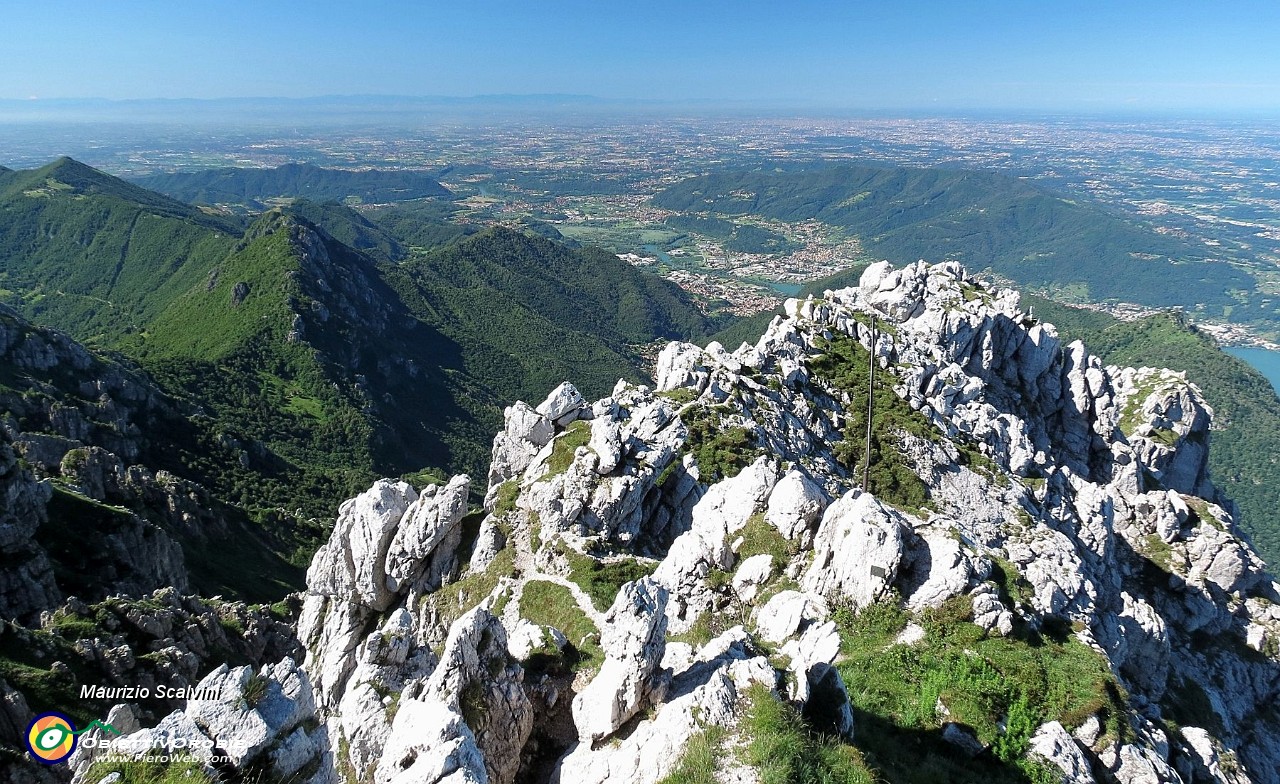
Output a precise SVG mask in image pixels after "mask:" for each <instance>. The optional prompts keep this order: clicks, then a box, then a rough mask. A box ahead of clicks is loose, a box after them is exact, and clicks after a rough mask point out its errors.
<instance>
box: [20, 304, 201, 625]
mask: <svg viewBox="0 0 1280 784" xmlns="http://www.w3.org/2000/svg"><path fill="white" fill-rule="evenodd" d="M0 368H3V370H0V410H3V411H5V412H6V413H5V416H4V417H3V418H2V419H0V486H3V487H4V488H6V489H5V490H3V491H0V492H5V493H7V494H8V495H7V497H6V498H5V502H4V503H0V515H7V516H11V517H12V518H13V520H14V522H13V523H10V524H6V523H0V527H2V528H3V530H5V531H7V532H8V533H7V535H3V536H0V557H4V558H6V559H8V560H10V561H12V562H13V563H14V564H15V568H14V569H13V570H7V571H6V573H5V574H4V576H3V577H0V617H3V618H5V619H22V620H30V619H32V618H34V617H35V614H37V613H38V612H39V611H41V610H51V609H53V608H55V607H56V606H57V605H58V604H59V603H60V602H61V600H62V598H63V596H64V595H67V594H75V595H77V596H79V597H80V598H83V599H86V600H98V599H102V598H105V597H106V596H109V595H112V594H127V595H132V596H140V595H144V594H148V593H150V592H152V591H154V590H157V589H159V588H163V587H171V588H176V589H178V590H179V591H184V592H185V591H186V590H187V589H188V576H187V570H186V566H185V559H184V557H183V552H182V549H181V547H180V546H179V544H178V542H177V538H178V537H183V538H187V539H189V540H193V541H198V542H202V541H205V540H206V539H207V538H208V537H209V536H211V535H213V536H216V535H219V534H224V533H225V524H224V523H223V521H222V520H221V519H220V518H219V517H218V516H217V515H216V514H214V513H213V512H211V511H210V506H211V501H210V498H209V496H208V493H206V492H205V491H204V489H203V488H201V487H199V486H198V485H195V484H193V483H191V482H188V481H185V480H183V479H181V478H179V477H176V476H174V475H173V474H171V473H169V472H168V471H164V470H158V471H157V470H153V469H151V468H149V467H147V466H146V465H144V464H143V463H142V460H141V458H142V455H143V453H144V452H146V451H147V449H148V448H149V446H150V445H151V442H152V440H154V439H155V438H156V437H157V434H158V433H162V432H163V431H164V430H165V429H166V428H170V427H172V426H173V423H174V422H177V421H180V419H181V418H180V415H179V413H178V412H177V410H176V405H175V404H174V403H173V401H171V400H169V399H168V398H166V397H165V396H164V395H163V394H162V393H161V392H160V391H159V390H158V389H157V388H156V387H155V386H154V384H152V383H151V382H150V380H149V379H148V378H147V377H146V376H145V375H143V374H142V373H139V372H137V371H134V370H130V369H128V368H126V367H124V366H122V365H120V364H117V363H115V362H113V361H110V360H108V359H105V358H103V357H101V356H98V355H96V354H94V353H92V352H90V351H89V350H88V349H86V348H85V347H84V346H81V345H80V344H78V343H76V342H75V341H74V340H72V339H71V338H69V337H67V336H66V335H64V334H62V333H60V332H57V331H56V330H51V329H43V328H38V327H35V326H33V325H31V324H29V323H27V322H26V321H24V320H23V319H22V318H21V317H19V316H18V315H17V314H16V313H14V312H13V311H12V310H10V309H8V308H7V307H5V306H2V305H0ZM148 434H150V435H148ZM153 521H159V524H157V523H156V522H153Z"/></svg>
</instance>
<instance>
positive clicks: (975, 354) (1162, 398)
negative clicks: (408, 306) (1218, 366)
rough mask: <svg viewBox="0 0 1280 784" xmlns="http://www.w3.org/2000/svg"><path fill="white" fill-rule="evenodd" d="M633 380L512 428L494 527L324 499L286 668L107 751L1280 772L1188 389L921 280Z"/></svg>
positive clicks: (1007, 308) (787, 776)
mask: <svg viewBox="0 0 1280 784" xmlns="http://www.w3.org/2000/svg"><path fill="white" fill-rule="evenodd" d="M873 319H874V321H873ZM872 362H874V363H875V367H876V370H875V378H876V381H875V382H874V386H873V389H872V395H871V397H872V400H873V406H872V411H870V412H868V410H867V405H868V404H867V402H866V401H867V392H866V389H867V386H868V385H870V384H872V383H873V382H872V380H871V377H870V365H871V363H872ZM657 375H658V378H657V385H656V390H655V389H650V388H649V387H643V386H636V385H633V384H629V383H626V382H620V383H619V384H618V385H617V386H616V387H615V388H614V389H613V390H612V392H611V394H610V395H608V396H607V397H605V398H602V399H600V400H598V401H596V402H595V403H588V402H587V401H585V400H584V399H583V398H582V397H581V396H580V395H579V394H577V392H576V390H574V389H573V388H572V387H570V386H568V385H563V386H560V387H558V388H557V389H555V390H554V391H553V392H552V393H551V395H549V396H548V397H547V399H546V400H545V401H544V402H543V403H542V404H541V405H539V406H538V407H537V408H536V409H535V408H532V407H530V406H528V405H525V404H523V403H517V404H515V405H513V406H511V407H509V408H508V409H507V410H506V415H505V423H504V428H503V431H502V432H501V433H499V434H498V436H497V437H496V438H495V439H494V446H493V460H492V462H491V464H490V467H489V472H488V477H487V480H488V481H487V483H486V484H487V491H486V498H487V503H486V506H485V511H484V513H483V515H468V514H467V502H466V499H467V497H468V495H469V492H470V486H471V484H472V480H471V479H470V478H468V477H466V476H455V477H454V478H452V479H451V480H450V481H449V482H447V483H440V484H432V485H429V486H426V487H424V488H422V489H421V490H418V489H415V488H414V487H412V486H410V485H408V484H407V483H403V482H394V481H389V480H384V481H379V482H377V483H375V484H374V485H373V486H372V487H371V488H370V489H369V490H367V491H366V492H364V493H362V494H360V495H359V496H357V497H356V498H353V499H351V500H350V501H348V502H347V503H345V504H344V505H343V506H342V509H341V512H340V515H339V520H338V523H337V526H336V528H335V530H334V533H333V536H332V537H331V538H330V540H329V542H328V544H327V545H326V546H325V547H324V548H322V549H321V550H320V551H319V552H318V553H317V554H316V556H315V558H314V559H313V561H312V564H311V568H310V569H309V571H308V579H307V587H308V590H307V595H306V597H305V600H304V606H303V609H302V612H301V615H300V618H299V621H298V632H299V636H300V639H301V641H302V643H303V644H304V646H305V647H306V650H307V653H306V660H305V662H304V664H303V665H302V667H301V668H299V667H298V666H297V664H296V662H295V661H293V660H285V661H282V662H281V663H280V664H278V665H276V666H274V667H264V668H263V669H261V670H260V671H259V672H258V673H257V674H256V675H255V674H254V673H253V671H252V670H251V669H249V668H227V669H223V670H221V671H217V672H214V673H211V674H210V675H209V676H207V677H206V679H205V680H204V681H203V682H202V686H207V687H209V688H216V689H218V690H219V693H221V694H222V697H221V699H220V700H218V701H216V702H198V701H193V702H190V703H188V705H187V706H186V707H185V709H183V710H182V711H177V712H174V713H172V714H170V715H169V716H168V717H167V718H166V719H164V720H163V721H162V722H161V724H160V725H159V727H158V728H157V729H143V730H140V731H138V732H136V733H133V734H131V735H129V736H128V738H129V739H131V740H129V743H130V744H132V746H131V748H133V749H134V752H133V753H137V754H145V750H146V749H147V748H149V747H151V746H152V745H153V744H154V743H155V742H157V740H158V739H159V735H158V733H160V732H162V731H163V732H166V733H177V734H178V735H179V736H181V737H183V738H184V739H186V741H187V744H188V746H189V747H191V746H196V747H199V746H200V745H206V744H207V745H208V746H209V747H213V748H227V749H229V748H243V749H247V751H243V752H239V753H237V754H236V755H235V756H234V758H233V759H232V765H233V767H234V768H235V769H236V770H240V771H248V772H251V773H253V774H255V775H264V774H265V775H268V776H275V777H286V778H287V777H291V776H292V777H295V778H296V779H298V780H302V781H309V782H315V783H316V784H320V783H321V782H339V781H345V782H375V781H376V782H390V781H395V782H405V783H407V782H440V781H490V782H500V783H503V784H505V783H506V782H512V781H516V780H519V781H535V782H540V781H558V782H575V784H577V783H579V782H604V781H608V782H646V783H652V782H658V781H683V780H686V777H689V776H694V775H698V776H702V777H703V778H702V779H701V780H708V777H714V779H715V780H721V779H723V780H734V781H788V782H790V781H801V782H809V781H831V780H838V781H872V780H883V781H888V782H894V783H895V784H897V783H899V782H903V783H905V782H913V783H914V782H925V781H991V782H1001V781H1008V782H1027V781H1036V782H1047V781H1071V782H1113V781H1114V782H1122V783H1123V784H1137V783H1138V782H1155V781H1162V782H1200V781H1215V782H1233V783H1235V782H1246V781H1255V782H1275V781H1277V780H1280V777H1277V775H1276V771H1277V770H1280V715H1277V712H1276V710H1275V708H1274V701H1275V697H1276V694H1277V692H1278V691H1280V642H1278V641H1280V611H1277V607H1278V606H1280V605H1278V604H1277V602H1278V601H1280V584H1277V583H1276V582H1274V581H1273V580H1272V578H1271V577H1270V576H1269V575H1267V574H1266V573H1265V571H1264V567H1263V564H1262V562H1261V560H1260V559H1259V558H1258V557H1257V556H1256V555H1255V554H1254V553H1253V551H1252V550H1251V549H1250V547H1249V546H1248V544H1247V543H1246V542H1244V541H1243V540H1242V539H1241V538H1240V537H1239V535H1238V533H1237V529H1236V527H1235V523H1234V521H1233V520H1232V518H1231V516H1230V514H1229V513H1228V511H1227V509H1226V508H1225V507H1224V506H1223V504H1224V503H1225V500H1224V499H1222V498H1221V497H1220V496H1219V495H1218V493H1217V491H1216V489H1215V488H1214V487H1213V485H1212V483H1211V482H1210V481H1209V478H1208V475H1207V473H1206V471H1205V465H1206V460H1207V446H1208V440H1209V437H1210V412H1209V410H1208V408H1207V407H1206V406H1205V404H1204V401H1203V399H1202V398H1201V397H1200V395H1199V393H1198V391H1197V390H1196V389H1195V387H1194V386H1192V385H1190V384H1188V383H1187V382H1186V380H1185V378H1183V377H1182V376H1180V375H1179V374H1175V373H1171V372H1169V371H1164V370H1151V369H1147V370H1135V369H1132V368H1121V367H1115V366H1107V367H1104V366H1103V365H1102V363H1101V362H1100V361H1099V360H1098V359H1097V358H1096V357H1093V356H1091V355H1090V354H1089V353H1088V351H1087V350H1086V349H1085V348H1084V347H1083V346H1082V345H1081V344H1079V343H1073V344H1070V345H1066V346H1064V345H1063V344H1062V343H1061V341H1059V339H1058V338H1057V337H1056V335H1055V330H1054V329H1053V327H1052V326H1050V325H1047V324H1041V323H1037V322H1036V321H1035V320H1034V319H1032V318H1031V317H1030V316H1029V315H1028V314H1026V313H1024V312H1022V311H1021V310H1020V309H1019V307H1018V297H1017V295H1016V293H1014V292H1012V291H1001V290H992V289H988V288H985V287H984V286H982V285H981V284H980V283H978V282H977V281H975V280H974V279H971V278H969V277H968V276H967V275H966V274H965V273H964V272H963V270H962V269H961V268H959V267H958V266H957V265H955V264H942V265H938V266H936V267H929V266H927V265H924V264H923V263H921V264H913V265H911V266H909V267H907V268H905V269H902V270H892V269H891V268H889V267H888V265H886V264H876V265H873V266H872V267H871V268H869V269H868V270H867V272H866V273H865V274H864V275H863V277H862V280H861V285H860V286H859V287H857V288H850V289H845V290H842V291H836V292H830V293H828V294H827V296H826V297H824V298H823V299H822V300H807V301H804V302H800V301H796V300H792V301H790V302H789V303H788V305H787V317H786V318H780V319H778V320H776V321H775V322H774V323H773V324H772V325H771V326H770V328H769V329H768V330H767V332H766V333H765V334H764V336H763V337H762V338H761V339H760V340H759V341H758V342H757V344H756V345H755V346H748V347H745V348H743V349H741V350H740V351H738V352H736V353H734V354H729V353H727V352H725V351H724V350H723V349H722V348H721V347H720V346H719V345H717V344H712V345H710V346H708V347H707V349H705V350H704V349H700V348H698V347H696V346H693V345H690V344H682V343H673V344H670V345H669V346H667V347H666V348H665V349H664V350H663V351H662V353H661V356H660V358H659V365H658V374H657ZM868 423H870V424H869V425H868ZM868 428H869V430H868ZM868 437H869V438H870V441H869V442H867V441H866V439H867V438H868ZM867 455H870V456H871V459H872V464H871V465H869V466H868V465H865V464H864V463H863V461H864V460H865V459H866V456H867ZM864 477H866V478H865V479H864ZM477 518H479V519H477ZM251 683H253V684H256V685H255V686H254V687H253V688H252V689H251V688H250V684H251ZM263 684H265V686H264V685H263ZM255 695H257V696H255ZM258 700H262V705H261V706H258V705H256V704H255V703H256V702H257V701H258ZM246 728H250V729H246ZM77 769H78V772H77V778H78V780H79V781H96V780H97V778H96V777H100V776H102V775H105V774H106V773H107V772H108V771H109V770H111V769H112V768H110V767H109V763H105V762H99V763H97V764H95V763H94V761H93V760H92V759H91V758H89V757H88V756H86V758H84V759H82V760H80V761H79V762H78V763H77Z"/></svg>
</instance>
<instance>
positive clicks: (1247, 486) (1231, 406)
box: [1027, 297, 1280, 563]
mask: <svg viewBox="0 0 1280 784" xmlns="http://www.w3.org/2000/svg"><path fill="white" fill-rule="evenodd" d="M1027 301H1028V303H1029V304H1031V305H1032V306H1033V307H1034V309H1035V313H1036V315H1037V316H1039V317H1040V318H1043V319H1045V320H1046V321H1052V322H1053V323H1054V324H1056V325H1057V326H1058V328H1059V329H1060V330H1061V331H1062V334H1063V336H1064V337H1065V338H1066V339H1069V340H1076V339H1079V340H1083V341H1085V343H1086V344H1087V345H1088V346H1089V348H1090V350H1092V351H1094V352H1096V353H1097V355H1098V356H1099V357H1101V358H1102V360H1103V361H1104V362H1109V363H1115V364H1118V365H1142V366H1150V367H1165V368H1170V369H1172V370H1178V371H1182V372H1185V373H1186V374H1187V379H1188V380H1190V381H1191V382H1192V383H1194V384H1195V385H1196V386H1198V387H1200V389H1201V390H1202V391H1203V392H1204V396H1205V399H1206V400H1208V401H1209V403H1210V405H1212V406H1213V413H1214V433H1213V446H1212V448H1211V449H1210V450H1209V474H1210V476H1212V477H1213V481H1214V484H1216V485H1217V486H1218V487H1220V488H1221V489H1222V490H1223V492H1224V493H1225V494H1226V495H1227V496H1228V497H1229V498H1231V500H1232V501H1234V502H1235V504H1236V506H1237V508H1238V510H1239V514H1238V518H1237V521H1238V522H1239V523H1240V527H1241V528H1243V529H1244V530H1245V531H1247V532H1248V533H1249V535H1250V537H1251V538H1252V539H1253V541H1254V543H1255V545H1256V546H1257V548H1258V552H1259V553H1261V554H1262V555H1263V556H1264V557H1265V558H1266V559H1267V562H1268V563H1280V514H1278V513H1277V510H1280V400H1278V399H1277V398H1276V394H1275V390H1274V388H1273V387H1272V386H1271V384H1270V382H1268V381H1267V379H1266V378H1265V377H1264V376H1263V375H1262V374H1261V373H1258V372H1257V371H1256V370H1254V369H1253V368H1251V367H1249V365H1248V364H1247V363H1245V362H1244V361H1243V360H1240V359H1237V358H1235V357H1233V356H1231V355H1230V354H1227V353H1226V352H1224V351H1222V350H1221V349H1219V348H1218V347H1217V345H1215V343H1214V341H1213V339H1212V338H1210V337H1209V336H1207V335H1205V334H1203V333H1201V332H1199V331H1197V330H1196V328H1195V327H1194V326H1192V325H1189V324H1187V323H1186V322H1185V320H1184V319H1182V318H1181V317H1180V316H1179V315H1178V314H1176V313H1175V314H1162V315H1158V316H1152V317H1150V318H1145V319H1139V320H1137V321H1132V322H1123V321H1118V320H1116V319H1114V318H1112V317H1111V316H1108V315H1107V314H1105V313H1098V312H1097V311H1090V310H1080V309H1078V308H1069V307H1064V306H1062V305H1058V304H1056V303H1053V302H1049V301H1047V300H1044V299H1042V298H1039V297H1031V298H1028V300H1027Z"/></svg>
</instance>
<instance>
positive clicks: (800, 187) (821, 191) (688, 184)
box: [653, 167, 1253, 313]
mask: <svg viewBox="0 0 1280 784" xmlns="http://www.w3.org/2000/svg"><path fill="white" fill-rule="evenodd" d="M653 201H654V204H656V205H657V206H660V207H663V208H665V209H670V210H676V211H680V212H689V213H709V214H712V215H717V214H718V215H739V216H746V215H758V216H762V217H767V218H772V219H776V220H783V221H800V220H811V219H817V220H821V221H823V222H825V223H827V224H830V225H832V226H836V227H839V228H841V229H844V230H846V231H847V232H849V233H851V234H854V235H857V237H858V238H859V239H860V240H861V241H862V243H863V247H864V248H865V250H866V253H867V255H868V256H870V257H872V258H884V259H888V260H889V261H892V262H894V263H895V264H905V263H910V262H913V261H916V260H917V259H929V260H942V259H955V260H957V261H960V262H962V263H964V264H966V265H968V266H969V267H970V268H971V269H974V270H981V269H983V268H987V267H990V268H991V269H992V270H993V271H995V272H997V273H999V274H1001V275H1004V276H1006V277H1008V278H1010V279H1012V280H1015V281H1017V282H1018V283H1020V284H1022V285H1024V286H1028V287H1031V288H1036V289H1046V290H1051V291H1057V292H1060V293H1063V294H1066V295H1069V296H1072V297H1078V298H1081V299H1088V300H1094V301H1103V300H1121V301H1126V302H1140V303H1144V304H1149V305H1155V306H1169V305H1194V304H1198V303H1203V304H1206V305H1207V306H1209V309H1210V311H1211V312H1215V313H1217V312H1221V308H1222V306H1224V305H1229V304H1231V303H1232V302H1233V301H1234V300H1233V299H1232V297H1231V294H1230V292H1232V291H1233V290H1237V289H1251V288H1253V281H1252V279H1251V278H1250V277H1249V276H1248V275H1247V274H1245V273H1244V272H1242V271H1240V270H1238V269H1236V268H1234V267H1232V266H1230V265H1228V264H1226V263H1212V262H1209V261H1207V258H1206V256H1207V254H1206V252H1205V249H1204V248H1202V247H1198V246H1196V245H1194V244H1193V243H1190V242H1187V241H1184V240H1182V239H1179V238H1176V237H1172V236H1168V235H1162V234H1158V233H1156V232H1155V231H1153V230H1151V229H1149V228H1147V227H1145V226H1143V225H1141V224H1139V223H1137V222H1135V221H1132V220H1129V219H1127V218H1125V217H1123V216H1120V215H1118V214H1115V213H1112V212H1110V211H1109V210H1106V209H1104V208H1103V207H1100V206H1096V205H1091V204H1085V203H1079V202H1075V201H1072V200H1070V199H1067V198H1063V197H1062V196H1059V195H1057V194H1054V193H1052V192H1050V191H1047V190H1044V189H1042V188H1040V187H1037V186H1035V185H1033V184H1031V183H1029V182H1026V181H1023V180H1018V179H1014V178H1011V177H1006V176H1004V175H1000V174H995V173H991V172H977V171H958V170H957V171H952V170H945V169H911V168H869V167H841V168H832V169H824V170H819V171H801V172H783V173H766V172H742V171H739V172H725V173H717V174H709V175H705V176H701V177H694V178H691V179H688V180H685V181H683V182H680V183H677V184H675V185H673V186H671V187H670V188H668V189H666V190H664V191H662V192H661V193H659V194H658V195H657V196H655V197H654V200H653Z"/></svg>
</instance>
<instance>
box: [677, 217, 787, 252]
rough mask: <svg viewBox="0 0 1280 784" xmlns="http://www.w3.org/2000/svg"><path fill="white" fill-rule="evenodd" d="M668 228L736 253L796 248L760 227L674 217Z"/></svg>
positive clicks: (785, 239) (731, 222) (774, 232)
mask: <svg viewBox="0 0 1280 784" xmlns="http://www.w3.org/2000/svg"><path fill="white" fill-rule="evenodd" d="M666 224H667V225H668V226H670V227H671V228H673V229H676V230H678V231H692V232H697V233H698V234H703V235H706V236H708V237H712V238H714V239H718V240H720V241H721V242H723V243H724V247H725V250H728V251H733V252H735V253H786V252H788V251H792V250H795V249H796V247H797V245H796V243H794V242H792V241H791V240H789V239H787V238H786V237H784V236H783V235H781V234H779V233H778V232H776V231H771V230H769V229H766V228H763V227H760V226H751V225H740V224H737V223H734V222H733V221H727V220H725V219H724V218H715V217H711V216H705V217H698V216H696V215H672V216H671V217H670V218H667V220H666Z"/></svg>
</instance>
